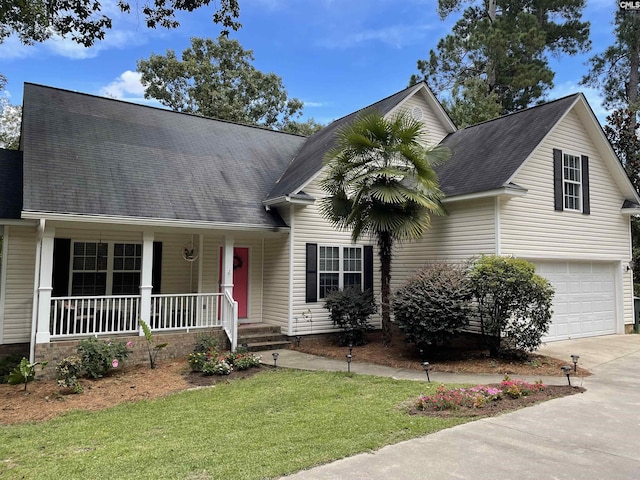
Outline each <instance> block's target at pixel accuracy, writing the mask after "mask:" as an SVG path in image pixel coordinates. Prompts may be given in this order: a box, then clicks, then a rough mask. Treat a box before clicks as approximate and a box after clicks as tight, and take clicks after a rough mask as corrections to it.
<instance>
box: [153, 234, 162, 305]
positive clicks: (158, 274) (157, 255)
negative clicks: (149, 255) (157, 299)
mask: <svg viewBox="0 0 640 480" xmlns="http://www.w3.org/2000/svg"><path fill="white" fill-rule="evenodd" d="M151 284H152V285H153V288H152V289H151V293H157V294H159V293H162V290H161V287H162V242H153V267H152V268H151Z"/></svg>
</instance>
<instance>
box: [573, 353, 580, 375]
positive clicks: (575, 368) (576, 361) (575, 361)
mask: <svg viewBox="0 0 640 480" xmlns="http://www.w3.org/2000/svg"><path fill="white" fill-rule="evenodd" d="M579 358H580V355H571V360H573V372H574V373H578V359H579Z"/></svg>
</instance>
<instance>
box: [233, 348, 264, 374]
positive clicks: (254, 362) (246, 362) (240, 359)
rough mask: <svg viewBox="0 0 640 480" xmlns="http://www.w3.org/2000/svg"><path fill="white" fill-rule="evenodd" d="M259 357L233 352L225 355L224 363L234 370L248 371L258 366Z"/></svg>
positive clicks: (247, 353) (248, 353)
mask: <svg viewBox="0 0 640 480" xmlns="http://www.w3.org/2000/svg"><path fill="white" fill-rule="evenodd" d="M260 358H261V357H260V356H259V355H255V354H253V353H250V352H246V353H242V352H235V353H231V354H229V355H227V357H226V361H227V363H230V364H231V365H232V366H233V368H235V369H236V370H248V369H250V368H256V367H259V366H260Z"/></svg>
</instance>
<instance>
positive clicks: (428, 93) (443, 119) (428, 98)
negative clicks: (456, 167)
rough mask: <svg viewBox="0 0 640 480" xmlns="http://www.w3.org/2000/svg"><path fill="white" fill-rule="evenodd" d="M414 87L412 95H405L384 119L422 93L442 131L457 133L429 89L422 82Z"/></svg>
mask: <svg viewBox="0 0 640 480" xmlns="http://www.w3.org/2000/svg"><path fill="white" fill-rule="evenodd" d="M416 87H418V88H416V89H415V91H413V92H412V93H410V94H408V95H406V96H405V97H404V99H403V100H402V101H401V102H400V103H397V104H396V106H395V107H393V108H392V109H391V110H390V111H389V113H387V114H386V115H385V117H390V116H393V115H395V113H396V111H397V110H399V109H400V108H401V107H402V106H403V105H404V104H405V103H407V102H408V101H409V99H410V98H412V97H414V96H415V95H416V94H418V93H422V94H423V95H424V96H426V98H425V100H426V102H427V104H428V105H429V106H431V107H432V108H433V110H434V112H433V113H435V115H436V118H437V119H438V120H440V123H441V124H442V126H443V127H444V130H445V131H446V132H447V133H453V132H455V131H457V130H458V128H457V127H456V126H455V125H454V124H453V121H452V120H451V118H450V117H449V115H448V114H447V112H446V111H445V110H444V108H442V105H440V102H439V101H438V100H437V99H436V97H435V96H434V95H433V92H432V91H431V89H430V88H427V86H426V84H425V83H424V82H420V83H418V84H416Z"/></svg>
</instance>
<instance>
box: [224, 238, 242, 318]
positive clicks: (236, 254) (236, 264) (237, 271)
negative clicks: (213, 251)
mask: <svg viewBox="0 0 640 480" xmlns="http://www.w3.org/2000/svg"><path fill="white" fill-rule="evenodd" d="M218 275H219V278H220V279H222V248H220V268H219V270H218ZM233 299H234V300H235V301H236V302H238V318H247V317H248V316H249V315H248V304H249V249H248V248H247V247H234V249H233Z"/></svg>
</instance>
